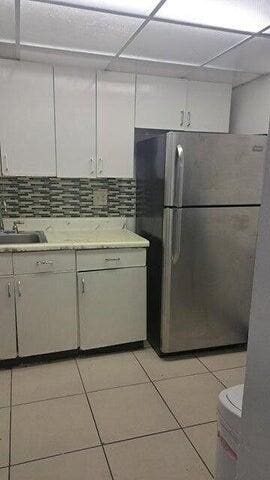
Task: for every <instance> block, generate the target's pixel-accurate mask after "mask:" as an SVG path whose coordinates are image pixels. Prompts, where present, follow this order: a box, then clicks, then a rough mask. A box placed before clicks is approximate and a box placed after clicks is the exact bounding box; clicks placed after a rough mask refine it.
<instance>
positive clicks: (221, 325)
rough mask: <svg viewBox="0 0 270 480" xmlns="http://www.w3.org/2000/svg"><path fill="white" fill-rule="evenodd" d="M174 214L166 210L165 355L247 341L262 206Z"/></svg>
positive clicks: (190, 210) (163, 297)
mask: <svg viewBox="0 0 270 480" xmlns="http://www.w3.org/2000/svg"><path fill="white" fill-rule="evenodd" d="M174 210H175V209H168V208H166V209H164V239H163V241H164V246H165V248H164V259H163V289H162V318H161V338H162V341H161V346H160V349H161V351H162V352H163V353H169V352H178V351H184V350H193V349H197V348H207V347H217V346H219V345H230V344H237V343H244V342H246V341H247V331H248V321H249V310H250V301H251V291H252V279H253V268H254V257H255V248H256V235H257V220H258V212H259V208H258V207H218V208H214V207H213V208H183V209H182V215H180V216H177V214H174ZM177 218H178V219H179V222H181V225H180V229H179V228H178V229H177V228H176V227H175V225H174V224H175V222H176V219H177ZM180 231H181V241H180V249H179V247H175V246H176V245H177V241H179V238H178V239H176V238H175V234H174V232H176V234H177V235H179V232H180ZM175 248H177V249H178V250H177V251H178V252H179V255H177V257H178V258H177V257H175V255H174V252H175V251H176V250H175ZM175 259H176V260H177V261H175Z"/></svg>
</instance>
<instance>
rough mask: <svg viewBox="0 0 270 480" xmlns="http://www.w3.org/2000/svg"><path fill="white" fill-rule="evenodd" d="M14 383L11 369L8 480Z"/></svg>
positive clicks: (9, 457) (9, 459)
mask: <svg viewBox="0 0 270 480" xmlns="http://www.w3.org/2000/svg"><path fill="white" fill-rule="evenodd" d="M12 381H13V371H12V369H11V370H10V414H9V454H8V480H10V464H11V426H12Z"/></svg>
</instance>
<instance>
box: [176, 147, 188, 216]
mask: <svg viewBox="0 0 270 480" xmlns="http://www.w3.org/2000/svg"><path fill="white" fill-rule="evenodd" d="M184 166H185V158H184V150H183V147H182V145H180V144H179V145H177V147H176V160H175V184H174V205H175V206H176V207H182V204H183V184H184Z"/></svg>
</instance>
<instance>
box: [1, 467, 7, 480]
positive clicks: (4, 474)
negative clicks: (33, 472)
mask: <svg viewBox="0 0 270 480" xmlns="http://www.w3.org/2000/svg"><path fill="white" fill-rule="evenodd" d="M0 480H8V468H1V469H0Z"/></svg>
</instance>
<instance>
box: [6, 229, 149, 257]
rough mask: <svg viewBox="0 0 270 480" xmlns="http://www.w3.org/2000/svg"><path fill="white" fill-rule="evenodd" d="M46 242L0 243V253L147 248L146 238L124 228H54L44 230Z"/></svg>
mask: <svg viewBox="0 0 270 480" xmlns="http://www.w3.org/2000/svg"><path fill="white" fill-rule="evenodd" d="M45 234H46V237H47V240H48V242H47V243H25V244H6V245H0V253H7V252H39V251H48V250H94V249H103V248H147V247H148V246H149V242H148V240H146V239H145V238H143V237H140V236H139V235H137V234H136V233H133V232H131V231H130V230H127V229H126V228H122V229H117V230H112V229H100V230H94V231H93V230H92V231H89V232H88V231H86V230H83V231H79V230H77V231H75V230H71V231H68V230H62V231H61V230H58V231H56V230H54V231H51V232H50V231H46V232H45Z"/></svg>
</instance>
